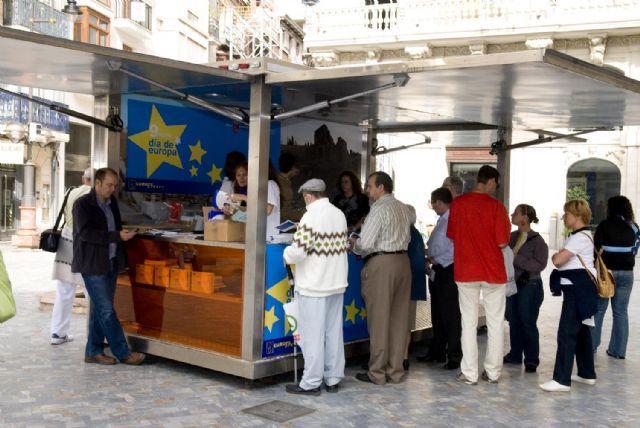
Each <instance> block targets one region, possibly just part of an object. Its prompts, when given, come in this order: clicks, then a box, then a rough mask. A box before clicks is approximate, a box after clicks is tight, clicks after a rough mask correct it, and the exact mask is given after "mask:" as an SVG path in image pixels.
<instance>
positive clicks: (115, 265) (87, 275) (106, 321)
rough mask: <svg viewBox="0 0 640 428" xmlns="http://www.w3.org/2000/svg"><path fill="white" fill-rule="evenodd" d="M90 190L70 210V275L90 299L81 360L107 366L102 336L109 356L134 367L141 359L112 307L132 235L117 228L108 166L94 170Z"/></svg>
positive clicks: (112, 179)
mask: <svg viewBox="0 0 640 428" xmlns="http://www.w3.org/2000/svg"><path fill="white" fill-rule="evenodd" d="M94 182H95V186H94V188H93V189H92V190H91V192H89V193H88V194H87V195H84V196H82V197H81V198H79V199H78V200H77V201H76V203H75V204H74V206H73V262H72V264H71V271H72V272H78V273H80V274H82V279H84V284H85V287H86V289H87V292H88V293H89V297H90V298H91V313H90V314H89V327H88V329H89V333H88V337H87V346H86V348H85V357H84V361H85V362H86V363H96V364H105V365H111V364H116V362H117V361H116V359H115V358H112V357H109V356H107V355H105V354H104V353H103V347H104V339H105V337H106V338H107V341H108V342H109V347H110V348H111V352H112V353H113V355H115V357H116V358H117V359H118V360H120V362H122V363H124V364H131V365H138V364H140V363H142V361H144V358H145V355H144V354H141V353H139V352H130V351H129V347H128V345H127V340H126V339H125V336H124V332H123V330H122V326H121V325H120V321H119V320H118V317H117V316H116V313H115V311H114V309H113V297H114V295H115V291H116V277H117V276H118V272H120V271H121V270H122V269H124V267H125V266H126V255H125V252H124V248H123V245H122V242H123V241H128V240H129V239H131V238H133V237H134V235H135V232H134V231H126V230H122V223H121V221H120V210H119V209H118V202H117V200H116V198H115V197H114V196H113V193H114V192H115V190H116V186H117V184H118V173H117V172H115V171H114V170H113V169H111V168H101V169H99V170H98V171H96V174H95V178H94Z"/></svg>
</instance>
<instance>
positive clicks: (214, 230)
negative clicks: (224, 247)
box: [204, 220, 244, 242]
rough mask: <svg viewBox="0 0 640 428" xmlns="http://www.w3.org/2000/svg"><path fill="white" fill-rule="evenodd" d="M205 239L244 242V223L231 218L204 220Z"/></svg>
mask: <svg viewBox="0 0 640 428" xmlns="http://www.w3.org/2000/svg"><path fill="white" fill-rule="evenodd" d="M204 239H205V241H221V242H244V223H240V222H238V221H231V220H214V221H205V222H204Z"/></svg>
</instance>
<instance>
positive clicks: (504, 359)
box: [502, 354, 522, 365]
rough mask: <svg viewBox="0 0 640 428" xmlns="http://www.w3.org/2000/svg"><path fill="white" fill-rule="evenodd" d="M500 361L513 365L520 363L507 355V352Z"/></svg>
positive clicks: (520, 362)
mask: <svg viewBox="0 0 640 428" xmlns="http://www.w3.org/2000/svg"><path fill="white" fill-rule="evenodd" d="M502 362H503V363H505V364H515V365H521V364H522V361H514V360H512V359H511V357H510V356H509V354H507V355H505V356H504V358H503V359H502Z"/></svg>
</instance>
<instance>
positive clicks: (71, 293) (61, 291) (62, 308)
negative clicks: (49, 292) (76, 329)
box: [51, 280, 76, 337]
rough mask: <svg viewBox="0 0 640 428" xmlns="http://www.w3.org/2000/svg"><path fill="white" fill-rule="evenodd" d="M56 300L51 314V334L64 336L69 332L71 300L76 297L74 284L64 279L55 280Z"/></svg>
mask: <svg viewBox="0 0 640 428" xmlns="http://www.w3.org/2000/svg"><path fill="white" fill-rule="evenodd" d="M56 283H57V286H56V300H55V302H54V303H53V313H52V314H51V334H57V335H58V337H64V336H66V335H67V333H68V332H69V325H70V324H71V311H72V310H73V300H74V299H75V297H76V284H74V283H72V282H66V281H60V280H58V281H56Z"/></svg>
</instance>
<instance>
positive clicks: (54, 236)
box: [39, 187, 75, 253]
mask: <svg viewBox="0 0 640 428" xmlns="http://www.w3.org/2000/svg"><path fill="white" fill-rule="evenodd" d="M72 189H75V187H70V188H69V190H67V193H66V194H65V195H64V201H63V202H62V206H61V207H60V212H59V213H58V218H56V222H55V224H54V225H53V229H47V230H45V231H44V232H42V233H41V234H40V245H39V248H40V249H41V250H42V251H46V252H48V253H55V252H56V251H58V242H60V235H62V228H63V227H64V223H63V224H62V226H60V228H59V229H58V225H59V224H60V220H61V219H62V215H63V214H64V207H65V206H66V205H67V199H69V193H71V190H72ZM65 223H66V219H65Z"/></svg>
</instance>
